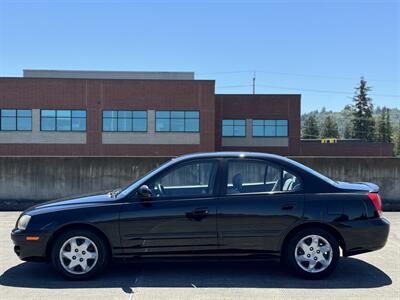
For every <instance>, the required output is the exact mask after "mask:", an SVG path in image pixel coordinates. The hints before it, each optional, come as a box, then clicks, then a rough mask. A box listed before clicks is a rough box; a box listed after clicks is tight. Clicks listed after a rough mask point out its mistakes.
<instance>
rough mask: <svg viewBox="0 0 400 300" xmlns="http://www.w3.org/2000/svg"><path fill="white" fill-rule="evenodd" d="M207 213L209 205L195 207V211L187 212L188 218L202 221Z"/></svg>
mask: <svg viewBox="0 0 400 300" xmlns="http://www.w3.org/2000/svg"><path fill="white" fill-rule="evenodd" d="M207 215H208V208H207V207H199V208H195V209H194V210H193V211H191V212H187V213H186V217H187V218H188V219H193V220H196V221H201V219H203V218H205V217H206V216H207Z"/></svg>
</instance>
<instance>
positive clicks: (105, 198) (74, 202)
mask: <svg viewBox="0 0 400 300" xmlns="http://www.w3.org/2000/svg"><path fill="white" fill-rule="evenodd" d="M115 200H116V198H114V197H111V196H110V194H109V193H107V192H104V191H103V192H98V193H93V194H87V195H81V196H77V197H68V198H62V199H57V200H53V201H48V202H44V203H41V204H38V205H35V206H33V207H30V208H28V209H27V210H26V211H25V213H29V214H30V215H35V214H37V213H43V212H51V211H55V210H65V209H71V208H79V207H88V206H98V205H107V204H108V203H110V202H113V201H115Z"/></svg>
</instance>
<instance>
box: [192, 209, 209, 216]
mask: <svg viewBox="0 0 400 300" xmlns="http://www.w3.org/2000/svg"><path fill="white" fill-rule="evenodd" d="M193 214H194V215H197V216H205V215H208V208H207V207H201V208H196V209H194V210H193Z"/></svg>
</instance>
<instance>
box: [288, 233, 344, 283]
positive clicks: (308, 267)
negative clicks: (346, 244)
mask: <svg viewBox="0 0 400 300" xmlns="http://www.w3.org/2000/svg"><path fill="white" fill-rule="evenodd" d="M339 256H340V253H339V244H338V242H337V240H336V238H335V237H334V236H333V235H332V234H331V233H329V232H328V231H326V230H323V229H321V228H307V229H303V230H301V231H299V232H297V233H296V234H294V235H293V236H292V237H291V238H290V240H289V242H288V244H287V247H286V249H285V251H284V259H285V262H286V264H287V265H288V267H289V268H290V269H291V270H292V271H293V272H295V273H296V274H297V275H299V276H300V277H304V278H309V279H320V278H324V277H326V276H328V275H329V274H331V273H332V271H333V270H334V269H335V268H336V265H337V263H338V260H339Z"/></svg>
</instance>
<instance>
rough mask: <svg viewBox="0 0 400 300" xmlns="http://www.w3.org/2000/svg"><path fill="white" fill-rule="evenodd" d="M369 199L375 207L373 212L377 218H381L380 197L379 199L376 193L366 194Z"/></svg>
mask: <svg viewBox="0 0 400 300" xmlns="http://www.w3.org/2000/svg"><path fill="white" fill-rule="evenodd" d="M368 197H369V199H371V201H372V203H373V204H374V206H375V210H376V212H377V213H378V216H379V217H381V216H382V201H381V197H379V194H378V193H368Z"/></svg>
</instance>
